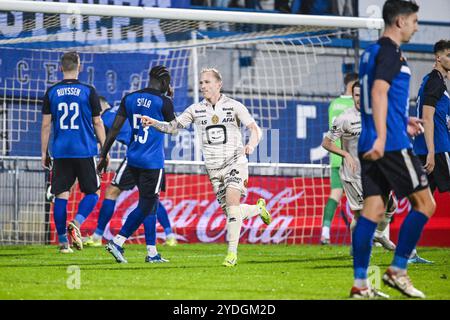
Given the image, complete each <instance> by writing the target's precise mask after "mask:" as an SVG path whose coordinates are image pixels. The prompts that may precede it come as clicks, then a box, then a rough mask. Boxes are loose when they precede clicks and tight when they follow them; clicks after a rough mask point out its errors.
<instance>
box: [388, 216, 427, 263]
mask: <svg viewBox="0 0 450 320" xmlns="http://www.w3.org/2000/svg"><path fill="white" fill-rule="evenodd" d="M427 221H428V217H427V216H426V215H425V214H423V213H422V212H419V211H415V210H414V209H412V210H411V211H410V212H409V214H408V216H407V217H406V218H405V220H404V221H403V224H402V226H401V228H400V234H399V236H398V245H397V249H396V250H395V256H394V260H393V261H392V266H393V267H396V268H399V269H406V266H407V265H408V259H409V256H410V254H411V252H412V251H413V250H414V248H415V247H416V245H417V242H419V239H420V235H421V234H422V230H423V227H424V226H425V224H426V223H427Z"/></svg>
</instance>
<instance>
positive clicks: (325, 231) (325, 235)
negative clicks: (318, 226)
mask: <svg viewBox="0 0 450 320" xmlns="http://www.w3.org/2000/svg"><path fill="white" fill-rule="evenodd" d="M322 237H323V238H325V239H330V227H327V226H323V227H322Z"/></svg>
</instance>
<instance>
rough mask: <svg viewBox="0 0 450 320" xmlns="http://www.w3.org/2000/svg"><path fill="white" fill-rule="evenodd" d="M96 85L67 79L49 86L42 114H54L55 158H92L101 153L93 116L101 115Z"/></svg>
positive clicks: (53, 144) (52, 146)
mask: <svg viewBox="0 0 450 320" xmlns="http://www.w3.org/2000/svg"><path fill="white" fill-rule="evenodd" d="M100 110H101V107H100V101H99V98H98V95H97V92H96V91H95V89H94V88H93V87H92V86H89V85H86V84H83V83H81V82H79V81H78V80H76V79H66V80H63V81H61V82H58V83H57V84H55V85H53V86H52V87H50V88H48V89H47V91H46V93H45V96H44V101H43V106H42V113H43V114H51V115H52V123H53V142H52V145H51V151H52V155H53V157H54V158H56V159H58V158H90V157H94V156H96V155H97V153H98V148H97V139H96V136H95V131H94V124H93V121H92V117H95V116H99V115H100Z"/></svg>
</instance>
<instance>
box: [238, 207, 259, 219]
mask: <svg viewBox="0 0 450 320" xmlns="http://www.w3.org/2000/svg"><path fill="white" fill-rule="evenodd" d="M240 207H241V215H242V219H250V218H253V217H254V216H257V215H259V214H260V213H261V208H260V207H258V206H257V205H249V204H241V205H240Z"/></svg>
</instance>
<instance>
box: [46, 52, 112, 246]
mask: <svg viewBox="0 0 450 320" xmlns="http://www.w3.org/2000/svg"><path fill="white" fill-rule="evenodd" d="M80 66H81V64H80V57H79V56H78V54H77V53H76V52H67V53H65V54H63V56H62V57H61V70H62V72H63V75H64V79H63V80H62V81H61V82H58V83H57V84H55V85H53V86H52V87H50V88H48V90H47V92H46V93H45V96H44V101H43V107H42V113H43V117H42V131H41V153H42V165H43V166H44V168H49V163H50V157H49V154H48V144H49V137H50V128H51V126H52V124H53V143H52V145H51V153H52V155H53V158H54V164H53V171H52V183H51V184H52V190H51V191H52V193H53V194H55V195H56V198H55V206H54V219H55V226H56V230H57V233H58V239H59V243H60V252H62V253H71V252H72V249H71V248H70V246H69V242H68V239H67V233H66V219H67V201H68V199H69V193H70V188H71V187H72V185H73V184H74V182H75V179H78V182H79V185H80V189H81V192H83V193H85V196H84V198H83V200H81V202H80V204H79V206H78V213H77V215H76V217H75V220H74V221H71V222H70V223H69V224H68V226H67V231H68V232H69V236H70V237H71V238H72V243H73V245H74V246H75V247H76V248H77V249H79V250H81V249H82V248H83V243H82V239H81V234H80V230H79V226H80V225H81V224H82V223H83V221H84V220H85V219H86V218H87V216H88V215H89V214H90V213H91V211H92V210H93V209H94V207H95V205H96V203H97V201H98V189H99V187H100V180H99V177H98V176H97V173H96V171H95V160H94V157H95V156H96V155H97V153H98V149H97V139H98V141H99V142H100V144H101V145H103V143H104V141H105V129H104V127H103V122H102V120H101V118H100V102H99V98H98V95H97V93H96V91H95V89H94V88H93V87H91V86H89V85H86V84H83V83H81V82H79V81H78V74H79V72H80Z"/></svg>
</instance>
